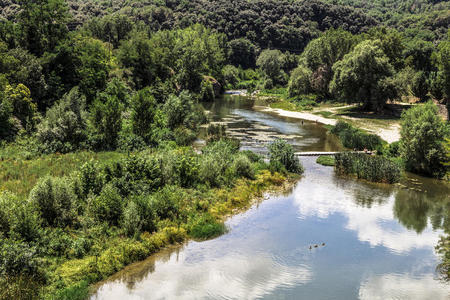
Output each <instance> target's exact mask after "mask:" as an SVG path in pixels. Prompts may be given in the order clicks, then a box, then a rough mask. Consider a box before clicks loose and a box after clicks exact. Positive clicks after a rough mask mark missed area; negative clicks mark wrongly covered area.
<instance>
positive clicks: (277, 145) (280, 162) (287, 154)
mask: <svg viewBox="0 0 450 300" xmlns="http://www.w3.org/2000/svg"><path fill="white" fill-rule="evenodd" d="M269 157H270V167H271V170H274V171H278V172H283V170H287V171H289V172H292V173H296V174H302V173H303V172H304V169H303V166H302V164H301V163H300V161H299V160H298V158H296V157H295V155H294V148H292V145H290V144H288V143H287V142H286V141H284V140H280V139H278V140H276V141H275V142H273V143H272V144H270V145H269Z"/></svg>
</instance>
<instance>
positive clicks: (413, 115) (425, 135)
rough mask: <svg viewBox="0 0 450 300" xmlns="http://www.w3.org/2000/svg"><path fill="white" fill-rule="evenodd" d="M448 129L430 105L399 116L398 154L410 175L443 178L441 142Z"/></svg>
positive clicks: (435, 108)
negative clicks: (412, 173)
mask: <svg viewBox="0 0 450 300" xmlns="http://www.w3.org/2000/svg"><path fill="white" fill-rule="evenodd" d="M448 132H449V131H448V126H447V125H446V124H445V123H444V121H443V120H442V118H441V117H440V116H439V115H438V108H437V107H436V105H434V104H433V103H432V102H428V103H426V104H424V105H418V106H415V107H413V108H411V109H409V110H407V111H405V112H403V113H402V129H401V141H400V154H401V156H402V158H403V160H404V161H405V164H406V168H407V169H408V170H410V171H412V172H415V173H419V174H424V175H427V176H432V177H437V178H441V177H443V176H444V175H445V171H446V168H445V166H444V162H445V160H446V158H445V149H444V146H443V142H444V138H445V137H446V136H448Z"/></svg>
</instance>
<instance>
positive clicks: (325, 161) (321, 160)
mask: <svg viewBox="0 0 450 300" xmlns="http://www.w3.org/2000/svg"><path fill="white" fill-rule="evenodd" d="M316 163H318V164H321V165H322V166H328V167H332V166H334V164H335V159H334V156H331V155H322V156H319V157H318V158H317V160H316Z"/></svg>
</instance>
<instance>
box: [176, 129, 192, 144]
mask: <svg viewBox="0 0 450 300" xmlns="http://www.w3.org/2000/svg"><path fill="white" fill-rule="evenodd" d="M173 135H174V137H175V142H176V143H177V145H179V146H188V145H190V144H192V142H193V141H195V139H196V138H197V135H196V134H195V132H194V131H192V130H191V129H188V128H186V127H184V126H180V127H177V128H175V130H174V131H173Z"/></svg>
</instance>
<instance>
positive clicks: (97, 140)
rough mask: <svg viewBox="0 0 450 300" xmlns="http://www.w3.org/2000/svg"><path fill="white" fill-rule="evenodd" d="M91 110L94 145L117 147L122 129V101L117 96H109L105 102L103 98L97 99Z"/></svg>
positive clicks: (98, 146) (100, 147)
mask: <svg viewBox="0 0 450 300" xmlns="http://www.w3.org/2000/svg"><path fill="white" fill-rule="evenodd" d="M91 110H92V111H91V118H92V120H91V122H92V127H93V129H92V131H93V132H94V133H95V137H94V138H93V139H94V141H92V142H93V144H94V147H95V148H96V149H105V150H108V149H116V147H117V140H118V137H119V131H120V130H121V129H122V111H123V105H122V103H121V102H120V100H119V99H118V98H117V97H115V96H107V97H106V99H105V102H104V103H103V102H102V100H97V101H95V102H94V103H93V105H92V108H91Z"/></svg>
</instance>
